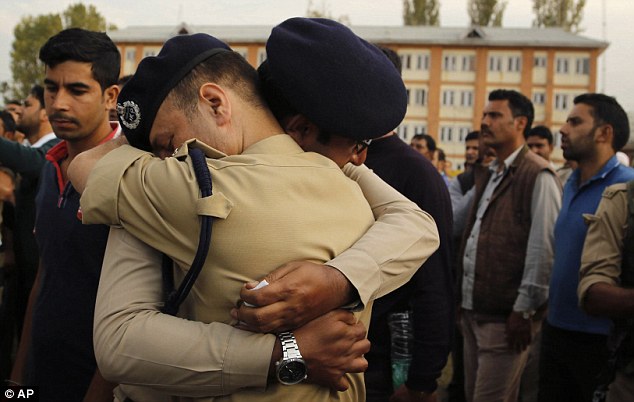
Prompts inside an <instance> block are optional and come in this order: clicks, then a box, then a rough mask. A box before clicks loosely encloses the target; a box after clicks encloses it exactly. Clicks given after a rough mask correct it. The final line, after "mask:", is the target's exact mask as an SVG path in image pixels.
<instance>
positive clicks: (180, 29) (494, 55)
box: [109, 24, 608, 170]
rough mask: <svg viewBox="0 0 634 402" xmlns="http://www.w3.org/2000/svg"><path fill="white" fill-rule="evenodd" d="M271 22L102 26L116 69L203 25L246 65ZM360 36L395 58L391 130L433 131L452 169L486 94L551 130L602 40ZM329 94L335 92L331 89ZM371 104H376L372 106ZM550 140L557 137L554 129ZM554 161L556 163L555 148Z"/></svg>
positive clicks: (512, 32)
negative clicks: (526, 103) (516, 102)
mask: <svg viewBox="0 0 634 402" xmlns="http://www.w3.org/2000/svg"><path fill="white" fill-rule="evenodd" d="M271 28H272V27H271V26H188V25H186V24H181V25H180V26H177V27H169V26H135V27H129V28H125V29H121V30H117V31H112V32H109V35H110V36H111V37H112V39H113V40H114V41H115V43H116V44H117V46H118V47H119V50H120V51H121V55H122V71H121V73H122V75H126V74H132V73H134V71H135V69H136V66H137V65H138V63H139V62H140V61H141V59H142V58H143V57H146V56H149V55H154V54H156V53H158V52H159V50H160V49H161V46H162V44H163V43H164V41H165V40H167V39H168V38H169V37H171V36H173V35H178V34H186V33H194V32H205V33H208V34H210V35H213V36H215V37H217V38H219V39H222V40H224V41H225V42H227V43H228V44H229V45H230V46H231V47H232V48H233V49H234V50H236V51H237V52H239V53H241V54H242V55H243V56H244V57H245V58H246V59H247V60H248V61H249V62H250V63H251V64H252V65H254V66H258V65H259V64H260V63H261V62H262V61H263V60H265V58H266V51H265V46H264V45H265V43H266V39H267V38H268V36H269V34H270V31H271ZM351 29H352V30H353V31H354V32H355V33H357V34H358V35H359V36H361V37H363V38H364V39H366V40H368V41H370V42H373V43H377V44H381V45H383V46H388V47H390V48H392V49H394V50H396V51H397V52H398V54H399V55H400V57H401V59H402V61H403V80H404V81H405V84H406V86H407V89H408V95H409V107H408V110H407V115H406V117H405V120H404V121H403V123H402V124H401V125H400V126H399V127H398V129H397V131H398V134H399V136H400V137H401V138H402V139H403V140H405V141H409V139H410V138H411V137H412V136H413V135H414V134H417V133H422V132H426V133H428V134H431V135H432V136H434V137H436V138H437V139H438V140H439V143H440V144H441V147H443V148H444V149H445V152H446V154H447V156H448V159H449V160H450V161H451V162H452V163H453V167H454V168H455V169H457V170H460V169H461V168H462V163H463V162H464V157H463V154H464V146H463V143H464V137H465V136H466V135H467V133H468V132H469V131H471V130H473V129H476V128H478V127H479V126H480V117H481V114H482V109H483V107H484V105H485V103H486V98H487V95H488V93H489V92H490V91H491V90H493V89H497V88H507V89H515V90H518V91H520V92H522V93H524V94H525V95H526V96H528V97H529V98H530V99H532V101H533V104H534V105H535V124H544V125H546V126H548V127H550V128H551V129H552V130H553V132H558V130H559V127H560V126H561V125H562V124H563V123H564V122H565V119H566V115H567V113H568V111H569V110H570V108H571V107H572V99H573V98H574V96H576V95H578V94H580V93H584V92H593V91H595V90H596V86H597V71H598V70H597V60H598V57H599V56H600V54H601V53H602V52H603V51H604V50H605V48H606V47H607V46H608V44H607V43H606V42H603V41H599V40H594V39H590V38H586V37H584V36H580V35H574V34H571V33H568V32H565V31H564V30H562V29H559V28H484V27H470V28H445V27H422V26H417V27H412V26H407V27H405V26H400V27H399V26H389V27H388V26H352V27H351ZM333 95H335V96H336V94H333ZM377 110H380V106H379V105H377ZM557 139H558V136H557ZM555 161H556V162H561V151H560V150H559V147H556V153H555Z"/></svg>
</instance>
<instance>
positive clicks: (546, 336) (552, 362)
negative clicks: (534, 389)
mask: <svg viewBox="0 0 634 402" xmlns="http://www.w3.org/2000/svg"><path fill="white" fill-rule="evenodd" d="M606 339H607V337H606V336H604V335H596V334H588V333H585V332H576V331H567V330H564V329H561V328H557V327H553V326H552V325H550V324H548V322H547V321H546V320H545V321H544V327H543V330H542V349H541V354H540V365H539V397H538V400H539V402H566V401H570V402H585V401H587V402H590V401H592V394H593V393H594V390H595V389H596V387H597V385H598V383H599V375H600V374H601V372H602V370H603V369H604V368H605V366H606V362H607V359H608V349H607V345H606Z"/></svg>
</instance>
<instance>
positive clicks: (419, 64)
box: [416, 54, 429, 70]
mask: <svg viewBox="0 0 634 402" xmlns="http://www.w3.org/2000/svg"><path fill="white" fill-rule="evenodd" d="M416 69H417V70H429V55H428V54H419V55H418V56H416Z"/></svg>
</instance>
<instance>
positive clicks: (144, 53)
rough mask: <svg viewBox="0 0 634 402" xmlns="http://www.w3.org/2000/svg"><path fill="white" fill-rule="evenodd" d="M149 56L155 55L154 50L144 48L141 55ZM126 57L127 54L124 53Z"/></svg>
mask: <svg viewBox="0 0 634 402" xmlns="http://www.w3.org/2000/svg"><path fill="white" fill-rule="evenodd" d="M151 56H156V50H154V49H146V50H144V51H143V57H151ZM126 57H127V55H126Z"/></svg>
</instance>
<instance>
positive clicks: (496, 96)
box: [489, 89, 535, 137]
mask: <svg viewBox="0 0 634 402" xmlns="http://www.w3.org/2000/svg"><path fill="white" fill-rule="evenodd" d="M489 100H490V101H497V100H506V101H508V103H509V108H510V109H511V114H512V115H513V117H521V116H524V117H526V120H527V121H526V127H524V136H525V137H526V135H528V132H529V130H530V129H531V125H532V124H533V119H534V118H535V109H533V103H532V102H531V101H530V100H529V99H528V98H527V97H526V96H524V95H522V94H521V93H519V92H517V91H514V90H512V89H496V90H495V91H492V92H491V93H490V94H489Z"/></svg>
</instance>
